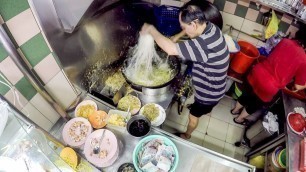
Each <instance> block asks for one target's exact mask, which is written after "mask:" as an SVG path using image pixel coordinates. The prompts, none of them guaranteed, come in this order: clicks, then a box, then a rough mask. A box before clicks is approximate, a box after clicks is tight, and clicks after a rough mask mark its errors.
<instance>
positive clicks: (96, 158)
mask: <svg viewBox="0 0 306 172" xmlns="http://www.w3.org/2000/svg"><path fill="white" fill-rule="evenodd" d="M103 130H105V133H104V137H103V139H102V141H101V144H100V154H99V153H98V154H94V153H93V149H94V142H95V141H97V142H99V141H100V138H101V137H102V133H103ZM101 152H104V153H101ZM84 153H85V157H86V159H87V160H88V161H89V162H91V163H92V164H94V165H95V166H97V167H101V168H102V167H108V166H110V165H112V164H113V163H114V162H115V161H116V160H117V158H118V156H119V146H118V141H117V138H116V136H115V135H114V133H113V132H111V131H109V130H106V129H100V130H96V131H94V132H92V133H91V134H90V135H89V136H88V138H87V140H86V142H85V146H84ZM102 154H104V155H102Z"/></svg>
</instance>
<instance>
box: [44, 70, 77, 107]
mask: <svg viewBox="0 0 306 172" xmlns="http://www.w3.org/2000/svg"><path fill="white" fill-rule="evenodd" d="M45 88H46V90H47V91H48V92H49V93H50V94H51V96H52V97H53V98H54V99H55V100H56V101H57V102H59V104H60V105H61V106H62V107H63V108H68V107H69V106H70V105H71V103H73V101H74V100H75V99H76V97H77V95H76V93H75V92H74V90H73V89H72V87H71V85H70V84H69V81H67V79H66V77H65V76H64V74H63V73H62V71H60V72H58V73H57V74H56V76H55V77H53V78H52V79H51V80H50V82H48V83H47V85H46V86H45Z"/></svg>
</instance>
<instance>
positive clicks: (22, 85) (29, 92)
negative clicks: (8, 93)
mask: <svg viewBox="0 0 306 172" xmlns="http://www.w3.org/2000/svg"><path fill="white" fill-rule="evenodd" d="M15 87H16V88H17V89H18V90H19V92H20V93H21V94H22V95H23V96H24V97H25V98H26V99H27V100H31V99H32V98H33V96H34V95H35V94H36V93H37V91H36V89H35V88H34V87H33V86H32V84H31V83H30V81H28V79H26V78H25V77H23V78H21V79H20V80H19V81H18V82H17V83H16V85H15Z"/></svg>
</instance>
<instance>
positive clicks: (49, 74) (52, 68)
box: [34, 53, 60, 84]
mask: <svg viewBox="0 0 306 172" xmlns="http://www.w3.org/2000/svg"><path fill="white" fill-rule="evenodd" d="M34 70H35V71H36V73H37V75H38V76H39V77H40V78H41V80H42V81H43V82H44V83H45V84H46V83H48V82H49V81H50V80H51V79H52V78H53V77H54V76H55V75H56V74H57V73H58V72H59V71H60V68H59V66H58V64H57V63H56V61H55V59H54V57H53V55H52V54H51V53H50V54H49V55H48V56H47V57H46V58H44V59H43V60H42V61H41V62H39V63H38V64H37V65H36V66H35V67H34Z"/></svg>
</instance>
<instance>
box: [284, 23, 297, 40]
mask: <svg viewBox="0 0 306 172" xmlns="http://www.w3.org/2000/svg"><path fill="white" fill-rule="evenodd" d="M298 30H299V29H298V28H297V27H295V26H292V25H290V26H289V28H288V30H287V33H286V34H289V32H290V38H294V37H295V33H296V32H297V31H298Z"/></svg>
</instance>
